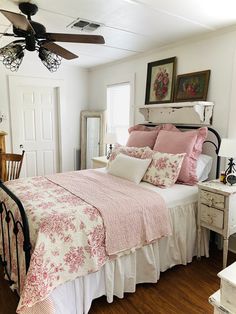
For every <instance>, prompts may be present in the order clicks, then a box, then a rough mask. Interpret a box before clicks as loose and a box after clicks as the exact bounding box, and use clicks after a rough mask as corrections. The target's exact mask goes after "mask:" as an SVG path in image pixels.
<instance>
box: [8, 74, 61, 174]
mask: <svg viewBox="0 0 236 314" xmlns="http://www.w3.org/2000/svg"><path fill="white" fill-rule="evenodd" d="M25 80H27V79H25ZM27 81H28V80H27ZM40 82H41V81H40V80H39V82H38V83H40ZM24 83H27V82H24V79H22V80H21V82H20V83H19V82H18V84H15V83H14V84H11V81H10V96H11V97H10V103H11V106H10V107H11V126H12V146H13V151H14V152H20V150H21V149H22V148H23V149H24V150H25V153H26V154H25V160H24V163H23V167H22V175H21V176H22V177H31V176H38V175H47V174H52V173H55V172H58V171H59V153H58V147H59V145H58V142H59V141H58V104H57V99H58V97H57V88H55V87H53V86H49V87H47V86H40V85H39V84H34V85H30V84H24ZM28 83H30V82H28ZM34 83H35V82H34ZM41 84H42V82H41ZM13 88H14V89H13Z"/></svg>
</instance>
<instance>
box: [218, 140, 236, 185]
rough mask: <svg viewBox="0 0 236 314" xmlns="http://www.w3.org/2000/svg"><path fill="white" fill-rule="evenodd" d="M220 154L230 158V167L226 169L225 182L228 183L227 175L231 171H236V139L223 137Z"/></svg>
mask: <svg viewBox="0 0 236 314" xmlns="http://www.w3.org/2000/svg"><path fill="white" fill-rule="evenodd" d="M218 155H219V156H221V157H228V158H229V163H228V168H227V169H226V170H225V179H224V183H226V176H227V175H228V174H229V173H233V172H236V169H235V163H234V158H235V157H236V140H235V139H230V138H222V140H221V144H220V150H219V153H218Z"/></svg>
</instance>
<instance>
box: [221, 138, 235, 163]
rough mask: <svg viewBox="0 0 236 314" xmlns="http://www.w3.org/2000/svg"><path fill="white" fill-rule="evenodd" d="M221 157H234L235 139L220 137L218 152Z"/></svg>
mask: <svg viewBox="0 0 236 314" xmlns="http://www.w3.org/2000/svg"><path fill="white" fill-rule="evenodd" d="M218 155H219V156H221V157H229V158H234V157H236V140H235V139H230V138H222V140H221V144H220V150H219V153H218Z"/></svg>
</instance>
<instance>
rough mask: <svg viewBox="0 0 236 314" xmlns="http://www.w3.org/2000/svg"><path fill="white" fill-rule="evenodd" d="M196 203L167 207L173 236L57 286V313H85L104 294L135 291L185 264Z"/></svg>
mask: <svg viewBox="0 0 236 314" xmlns="http://www.w3.org/2000/svg"><path fill="white" fill-rule="evenodd" d="M196 207H197V204H196V202H195V203H191V204H187V205H181V206H176V207H175V208H171V209H170V215H171V220H172V227H173V229H172V230H173V234H172V236H169V237H166V238H162V239H160V240H159V241H157V242H155V243H153V244H150V245H146V246H144V247H142V248H140V249H138V250H136V251H134V252H132V253H130V254H127V255H123V256H121V257H119V258H117V259H115V260H113V261H109V262H107V263H106V264H105V265H104V266H103V267H102V268H101V270H100V271H98V272H96V273H92V274H89V275H87V276H84V277H80V278H77V279H76V280H74V281H71V282H67V283H65V284H63V285H61V286H59V287H57V288H56V289H55V290H54V291H53V292H52V294H51V299H52V300H53V303H54V306H55V309H56V314H82V313H88V311H89V309H90V307H91V303H92V301H93V300H94V299H96V298H98V297H100V296H102V295H106V296H107V301H108V302H112V301H113V296H117V297H119V298H123V297H124V293H125V292H135V289H136V284H139V283H144V282H146V283H155V282H157V281H158V279H159V278H160V272H163V271H165V270H166V269H168V268H170V267H173V266H175V265H178V264H182V265H186V264H187V263H190V262H191V261H192V258H193V256H195V255H196V247H197V246H196V238H197V230H196ZM202 236H203V239H202V255H205V256H209V251H208V250H209V246H208V243H209V242H208V235H207V232H205V233H204V232H202Z"/></svg>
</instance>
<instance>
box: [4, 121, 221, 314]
mask: <svg viewBox="0 0 236 314" xmlns="http://www.w3.org/2000/svg"><path fill="white" fill-rule="evenodd" d="M182 128H183V127H182ZM184 128H187V129H190V128H191V129H192V128H193V129H194V128H195V127H184ZM209 132H210V133H211V134H212V135H213V138H214V140H212V135H211V136H210V137H209V139H208V140H207V141H205V143H206V144H205V145H206V146H209V144H210V146H213V150H214V152H216V153H217V152H218V149H219V144H220V137H219V135H218V133H217V132H216V131H215V130H214V129H212V128H209ZM215 166H216V175H217V176H218V174H219V158H217V161H216V164H215ZM94 172H96V173H97V174H96V175H98V176H99V175H107V174H106V173H104V172H105V170H96V171H95V170H94ZM32 180H33V182H34V188H35V191H33V190H30V193H29V194H27V193H28V189H27V186H28V184H31V183H32ZM45 180H46V181H45ZM30 181H31V182H30ZM52 181H53V180H51V179H50V178H46V179H45V178H30V179H24V180H19V181H12V182H8V183H7V184H6V185H4V184H3V183H1V184H0V185H1V189H2V190H1V194H0V197H1V234H2V239H1V242H2V249H1V251H0V252H1V258H2V260H3V266H4V268H5V273H6V276H7V277H8V280H9V281H10V284H12V286H13V287H14V286H15V287H16V288H17V289H18V291H20V294H21V299H22V295H23V296H24V297H23V299H24V300H28V301H26V303H27V302H28V303H27V304H28V306H25V305H24V306H21V305H22V304H21V305H19V307H18V311H19V313H34V312H33V311H34V310H35V311H38V312H40V311H41V312H42V311H43V313H57V314H58V313H63V314H64V313H68V314H69V313H88V311H89V309H90V307H91V303H92V300H93V299H95V298H98V297H100V296H102V295H106V296H107V301H108V302H112V300H113V296H118V297H120V298H122V297H123V296H124V293H125V292H134V291H135V286H136V284H138V283H143V282H157V281H158V279H159V277H160V273H161V272H162V271H165V270H166V269H168V268H170V267H173V266H174V265H177V264H183V265H186V264H187V263H189V262H191V260H192V258H193V256H195V255H196V206H197V186H196V185H195V186H187V185H183V184H182V185H180V184H175V185H173V186H172V187H170V188H168V189H161V188H158V187H156V186H153V185H151V184H149V183H146V182H142V183H140V188H143V189H144V190H146V191H147V193H148V191H150V192H152V193H154V194H155V192H158V193H160V194H161V196H162V198H163V199H164V201H165V203H166V206H167V208H168V213H169V215H170V224H171V230H172V234H171V235H168V236H163V235H162V236H160V237H159V239H156V241H149V242H148V243H146V245H139V246H136V247H135V248H133V249H129V250H128V249H127V250H123V251H122V252H119V250H118V251H117V250H114V252H115V253H116V254H114V256H113V257H112V258H107V256H106V255H105V254H104V252H103V251H102V250H99V251H96V254H95V257H96V263H95V264H93V265H92V266H91V265H90V264H89V265H88V266H87V269H86V273H81V272H79V271H78V269H77V268H76V269H74V267H77V266H75V265H74V264H73V265H72V266H70V268H69V272H68V273H70V274H69V277H68V274H67V277H66V279H63V280H62V281H60V280H59V281H58V283H56V284H55V282H56V281H57V280H58V279H57V278H56V276H55V274H56V273H57V272H60V269H59V268H58V267H61V268H63V266H64V265H63V263H60V265H59V264H57V265H54V264H53V263H51V261H50V263H51V264H50V265H51V270H50V271H51V273H50V274H51V275H50V276H52V277H53V280H51V281H50V280H49V281H48V283H49V286H50V284H51V285H52V286H51V288H50V289H49V290H48V291H49V292H50V293H48V291H46V292H45V291H44V292H42V291H43V289H41V290H40V293H39V294H40V295H41V299H40V298H38V299H36V301H37V302H35V305H33V304H34V302H32V303H30V302H31V301H32V299H33V298H34V293H32V292H34V290H32V289H33V288H32V286H34V287H35V286H37V281H35V282H33V280H34V277H35V278H36V277H37V276H36V275H37V269H39V268H37V267H38V266H39V265H40V263H41V260H40V254H38V255H37V253H38V251H39V250H40V249H44V247H43V244H44V241H43V238H42V239H41V245H40V243H39V240H38V238H37V235H35V230H34V229H33V227H32V226H33V225H34V224H36V222H37V221H36V222H35V220H37V217H36V216H34V215H33V216H31V217H30V215H29V211H30V210H31V207H30V206H33V205H32V204H31V203H30V205H29V203H27V201H30V202H31V201H32V199H33V200H34V202H33V203H35V204H36V207H37V206H38V208H41V210H47V206H49V207H50V206H51V205H50V202H52V199H49V200H47V202H46V203H45V195H44V194H43V193H48V192H49V191H50V189H52V191H53V193H56V194H57V198H58V195H59V198H60V206H62V207H63V206H64V208H66V207H68V206H70V210H71V208H72V211H73V206H78V205H79V206H82V204H81V201H79V202H77V201H76V199H75V198H74V197H75V194H76V193H75V192H73V193H72V194H71V192H68V190H67V186H65V188H64V190H63V192H62V190H61V188H62V187H61V186H60V185H58V184H57V183H58V182H57V181H54V182H52ZM69 181H70V179H69ZM18 182H20V183H18ZM53 185H55V187H53ZM40 186H43V187H44V192H42V191H41V190H40ZM30 189H31V188H30ZM36 190H40V191H41V192H42V194H41V196H39V195H38V194H37V193H36ZM12 191H13V192H12ZM34 192H35V193H34ZM145 193H146V192H145ZM16 195H18V196H20V197H19V198H20V199H21V201H20V199H19V198H18V197H17V196H16ZM158 195H159V194H158ZM72 196H73V197H72ZM51 197H54V198H55V195H54V196H52V195H51ZM40 198H41V199H40ZM83 199H86V196H85V198H83ZM22 203H24V206H25V204H26V203H27V204H28V205H27V206H28V211H27V213H28V214H27V215H26V212H25V210H24V207H23V205H22ZM9 204H10V205H9ZM45 204H47V205H45ZM45 206H46V207H45ZM86 214H87V215H90V218H91V217H93V218H92V219H91V221H92V223H95V221H96V219H95V218H94V215H95V216H96V215H98V213H96V212H94V210H92V211H91V208H90V209H87V212H86ZM55 217H56V216H52V220H53V219H54V224H53V226H54V227H55V228H57V227H58V226H60V225H61V224H62V221H63V217H60V219H62V220H61V221H60V220H59V221H57V220H56V218H55ZM57 218H58V217H57ZM45 226H46V227H45V228H46V229H45V230H48V229H47V228H48V226H52V224H49V225H48V224H47V221H46V222H45ZM68 226H69V227H68ZM70 226H72V224H71V225H70V222H69V224H67V227H66V228H70ZM54 227H53V228H54ZM96 227H99V220H98V224H97V225H96ZM71 228H72V227H71ZM81 228H84V226H81ZM21 231H22V232H21ZM47 232H48V234H49V233H50V230H48V231H47ZM11 233H12V235H11ZM50 234H51V233H50ZM52 237H53V236H52ZM53 241H54V242H53ZM63 241H64V242H66V241H69V240H68V239H65V237H64V238H63ZM51 242H52V243H55V239H53V238H51ZM22 247H23V251H24V258H23V253H22ZM3 248H4V249H3ZM32 248H33V249H32ZM36 248H37V250H36ZM35 251H37V252H35ZM51 252H52V255H53V254H54V255H55V260H56V258H57V255H58V254H59V253H58V250H54V249H53V250H51ZM201 253H202V255H205V256H208V235H207V234H206V233H203V241H202V252H201ZM90 254H91V252H90ZM32 255H33V258H32ZM72 255H73V254H72ZM13 256H15V257H13ZM70 258H71V255H70V256H68V258H67V259H64V262H65V264H66V263H70ZM30 259H31V260H30ZM80 262H81V260H80V259H78V260H77V265H79V263H80ZM36 266H37V267H36ZM52 269H53V271H52ZM25 270H26V272H27V274H28V275H27V279H26V281H25V275H24V274H25ZM34 271H35V273H34ZM61 272H62V273H63V272H64V270H61ZM34 274H35V276H34ZM40 274H41V275H40V276H41V277H40V278H41V282H42V281H43V280H45V281H47V280H48V279H47V278H48V274H49V272H48V270H47V272H45V274H44V273H43V272H42V271H41V270H40ZM43 275H45V278H44V277H43ZM29 278H30V280H29ZM24 281H25V282H26V284H24ZM29 281H30V286H29V285H28V283H27V282H29ZM45 289H46V288H45ZM47 289H48V287H47ZM26 303H25V304H26ZM32 305H33V307H31V306H32ZM36 313H37V312H36Z"/></svg>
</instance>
